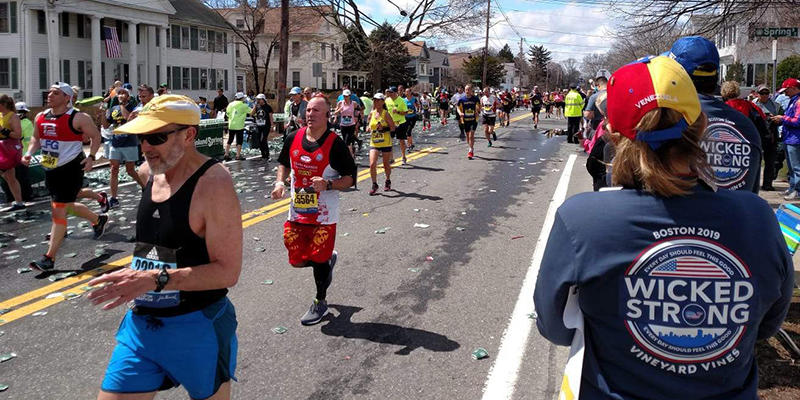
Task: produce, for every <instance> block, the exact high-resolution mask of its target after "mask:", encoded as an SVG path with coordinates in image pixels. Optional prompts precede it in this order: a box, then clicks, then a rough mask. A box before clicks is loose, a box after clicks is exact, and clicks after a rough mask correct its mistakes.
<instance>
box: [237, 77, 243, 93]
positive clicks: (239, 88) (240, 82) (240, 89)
mask: <svg viewBox="0 0 800 400" xmlns="http://www.w3.org/2000/svg"><path fill="white" fill-rule="evenodd" d="M236 91H237V92H244V77H243V76H241V75H237V76H236Z"/></svg>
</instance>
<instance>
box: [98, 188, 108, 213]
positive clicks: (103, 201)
mask: <svg viewBox="0 0 800 400" xmlns="http://www.w3.org/2000/svg"><path fill="white" fill-rule="evenodd" d="M99 194H100V200H97V204H100V212H101V213H103V214H105V213H107V212H108V210H109V209H110V208H111V204H110V203H109V202H108V195H107V194H106V192H100V193H99Z"/></svg>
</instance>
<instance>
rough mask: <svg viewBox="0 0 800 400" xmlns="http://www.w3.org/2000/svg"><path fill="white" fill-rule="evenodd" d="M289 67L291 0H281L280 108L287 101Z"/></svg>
mask: <svg viewBox="0 0 800 400" xmlns="http://www.w3.org/2000/svg"><path fill="white" fill-rule="evenodd" d="M288 69H289V0H281V55H280V62H279V65H278V79H279V81H278V108H279V109H280V108H281V107H283V103H285V102H286V75H287V73H288Z"/></svg>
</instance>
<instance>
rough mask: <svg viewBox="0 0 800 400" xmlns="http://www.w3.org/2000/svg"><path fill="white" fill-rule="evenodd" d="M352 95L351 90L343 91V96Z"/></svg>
mask: <svg viewBox="0 0 800 400" xmlns="http://www.w3.org/2000/svg"><path fill="white" fill-rule="evenodd" d="M350 94H351V93H350V90H348V89H345V90H343V91H342V96H345V97H347V96H350Z"/></svg>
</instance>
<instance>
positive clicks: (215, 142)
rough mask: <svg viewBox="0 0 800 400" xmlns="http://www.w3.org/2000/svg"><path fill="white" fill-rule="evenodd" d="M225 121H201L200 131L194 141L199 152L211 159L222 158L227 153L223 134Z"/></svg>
mask: <svg viewBox="0 0 800 400" xmlns="http://www.w3.org/2000/svg"><path fill="white" fill-rule="evenodd" d="M224 127H225V121H222V120H204V121H200V131H199V132H197V137H196V138H195V140H194V145H195V147H196V148H197V151H199V152H200V153H203V154H205V155H207V156H209V157H220V156H222V155H223V153H224V152H225V148H224V147H223V140H222V133H223V128H224Z"/></svg>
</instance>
